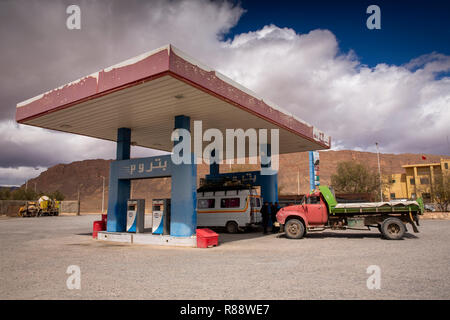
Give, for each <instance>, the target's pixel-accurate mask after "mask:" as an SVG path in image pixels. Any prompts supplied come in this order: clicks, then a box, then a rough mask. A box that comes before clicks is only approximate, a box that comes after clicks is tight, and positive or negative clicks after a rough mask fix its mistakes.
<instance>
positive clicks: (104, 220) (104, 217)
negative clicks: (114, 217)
mask: <svg viewBox="0 0 450 320" xmlns="http://www.w3.org/2000/svg"><path fill="white" fill-rule="evenodd" d="M107 217H108V215H107V214H102V221H103V222H104V223H105V226H106V219H107Z"/></svg>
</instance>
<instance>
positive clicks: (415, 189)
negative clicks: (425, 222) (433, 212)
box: [384, 159, 450, 203]
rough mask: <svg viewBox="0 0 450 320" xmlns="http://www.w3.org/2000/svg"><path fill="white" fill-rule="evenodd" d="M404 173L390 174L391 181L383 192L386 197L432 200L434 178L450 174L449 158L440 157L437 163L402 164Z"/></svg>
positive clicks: (391, 198) (390, 198)
mask: <svg viewBox="0 0 450 320" xmlns="http://www.w3.org/2000/svg"><path fill="white" fill-rule="evenodd" d="M402 167H403V168H404V169H405V173H395V174H392V175H391V183H390V185H389V187H388V188H387V190H385V192H384V196H385V197H386V199H389V200H394V199H416V198H418V197H422V198H423V200H424V202H425V203H427V202H432V197H433V185H434V184H435V181H436V178H437V177H439V176H441V175H442V174H443V173H444V174H450V171H449V167H450V159H441V161H440V162H437V163H425V164H408V165H404V166H402Z"/></svg>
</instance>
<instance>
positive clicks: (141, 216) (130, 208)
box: [127, 199, 145, 233]
mask: <svg viewBox="0 0 450 320" xmlns="http://www.w3.org/2000/svg"><path fill="white" fill-rule="evenodd" d="M144 221H145V200H144V199H130V200H128V201H127V232H139V233H143V232H144Z"/></svg>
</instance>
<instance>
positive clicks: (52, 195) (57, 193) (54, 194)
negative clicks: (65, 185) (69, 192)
mask: <svg viewBox="0 0 450 320" xmlns="http://www.w3.org/2000/svg"><path fill="white" fill-rule="evenodd" d="M48 196H49V197H50V198H51V199H53V200H57V201H63V200H64V198H65V196H64V195H63V194H62V192H61V191H59V190H56V191H54V192H52V193H50V194H49V195H48Z"/></svg>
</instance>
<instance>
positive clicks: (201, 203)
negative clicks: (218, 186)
mask: <svg viewBox="0 0 450 320" xmlns="http://www.w3.org/2000/svg"><path fill="white" fill-rule="evenodd" d="M215 205H216V199H198V202H197V208H199V209H210V208H214V207H215Z"/></svg>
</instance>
